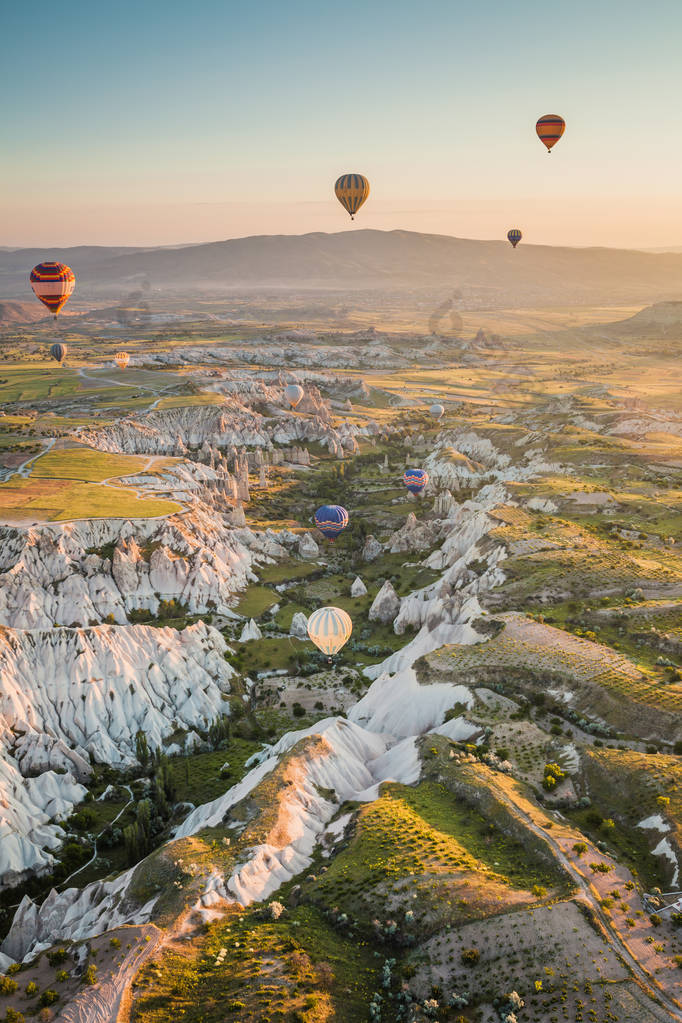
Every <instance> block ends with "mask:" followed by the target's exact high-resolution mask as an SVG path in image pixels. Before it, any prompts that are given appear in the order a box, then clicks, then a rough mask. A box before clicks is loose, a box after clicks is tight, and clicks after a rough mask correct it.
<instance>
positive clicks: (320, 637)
mask: <svg viewBox="0 0 682 1023" xmlns="http://www.w3.org/2000/svg"><path fill="white" fill-rule="evenodd" d="M352 631H353V622H352V621H351V618H350V615H349V614H347V613H346V612H345V611H344V610H343V609H342V608H340V607H320V608H318V609H317V611H313V613H312V614H311V616H310V618H309V619H308V635H309V636H310V638H311V640H312V641H313V643H314V644H315V646H316V647H317V648H318V650H321V651H322V653H323V654H326V655H327V656H328V657H333V656H334V654H336V653H338V652H339V650H340V649H341V647H343V646H345V645H346V643H347V642H348V640H349V639H350V636H351V633H352Z"/></svg>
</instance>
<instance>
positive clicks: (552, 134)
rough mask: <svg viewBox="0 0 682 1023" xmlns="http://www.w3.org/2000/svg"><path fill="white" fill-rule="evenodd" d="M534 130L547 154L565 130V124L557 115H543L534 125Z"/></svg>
mask: <svg viewBox="0 0 682 1023" xmlns="http://www.w3.org/2000/svg"><path fill="white" fill-rule="evenodd" d="M535 130H536V132H537V133H538V138H539V139H540V141H541V142H542V144H543V145H545V146H547V152H548V153H549V152H551V149H552V146H555V145H556V144H557V142H558V141H559V139H560V138H561V136H562V135H563V133H564V131H565V130H566V122H565V121H564V119H563V117H559V115H558V114H545V116H544V117H541V118H540V120H539V121H538V123H537V124H536V125H535Z"/></svg>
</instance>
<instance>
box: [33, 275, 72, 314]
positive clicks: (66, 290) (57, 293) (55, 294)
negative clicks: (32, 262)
mask: <svg viewBox="0 0 682 1023" xmlns="http://www.w3.org/2000/svg"><path fill="white" fill-rule="evenodd" d="M75 286H76V275H75V274H74V272H73V270H72V269H71V267H69V266H66V265H65V264H64V263H49V262H48V263H38V265H37V266H34V267H33V269H32V270H31V287H32V288H33V293H34V294H35V296H36V298H39V299H40V301H41V302H42V303H43V305H46V306H47V308H48V309H49V310H50V312H51V313H54V318H55V320H56V319H57V315H58V313H59V311H60V310H61V309H62V308H63V306H64V305H65V304H66V302H68V300H69V296H70V295H71V292H72V291H73V289H74V288H75Z"/></svg>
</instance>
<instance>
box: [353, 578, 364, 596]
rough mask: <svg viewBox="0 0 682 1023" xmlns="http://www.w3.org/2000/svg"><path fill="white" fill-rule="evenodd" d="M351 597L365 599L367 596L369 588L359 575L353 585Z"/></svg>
mask: <svg viewBox="0 0 682 1023" xmlns="http://www.w3.org/2000/svg"><path fill="white" fill-rule="evenodd" d="M350 595H351V597H365V596H366V595H367V587H366V586H365V584H364V583H363V581H362V579H361V578H360V576H359V575H358V576H356V577H355V579H354V580H353V582H352V583H351V587H350Z"/></svg>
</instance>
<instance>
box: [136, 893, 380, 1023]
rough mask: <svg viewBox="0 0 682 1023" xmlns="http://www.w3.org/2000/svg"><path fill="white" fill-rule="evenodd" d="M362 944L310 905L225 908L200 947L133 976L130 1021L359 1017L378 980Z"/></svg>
mask: <svg viewBox="0 0 682 1023" xmlns="http://www.w3.org/2000/svg"><path fill="white" fill-rule="evenodd" d="M378 972H379V962H378V961H377V959H375V958H374V956H373V953H372V950H371V949H370V948H369V947H368V946H366V945H365V944H364V943H363V944H361V943H358V942H355V941H351V940H348V938H345V937H344V936H342V935H340V934H338V933H337V932H335V931H334V930H333V929H332V928H331V926H330V925H329V923H327V921H325V920H324V918H323V917H322V916H321V914H320V913H319V912H317V911H316V910H315V909H314V908H313V907H310V906H298V907H295V908H290V909H289V908H287V909H285V910H284V912H283V913H282V914H281V915H280V916H279V918H278V919H272V916H271V914H270V913H268V911H267V909H265V910H260V909H253V910H249V911H247V912H245V913H243V914H238V913H234V914H230V915H229V916H228V918H227V921H226V922H225V921H221V922H220V923H219V924H212V925H210V926H209V928H208V934H207V936H206V938H205V939H203V940H202V942H201V943H200V946H199V947H196V948H194V949H192V948H190V949H189V950H188V952H187V953H186V954H183V953H180V952H179V951H177V950H175V949H174V950H172V951H167V952H165V953H164V954H163V955H162V956H161V957H160V958H159V959H157V960H155V961H154V962H153V963H151V964H149V965H148V966H145V968H144V969H143V970H142V972H141V973H140V974H139V975H138V978H137V982H136V983H137V988H138V994H137V996H136V999H135V1002H134V1006H133V1012H132V1020H133V1023H176V1021H178V1023H225V1021H229V1020H235V1021H236V1023H237V1021H238V1023H246V1021H247V1020H248V1021H253V1023H269V1021H272V1023H274V1021H276V1020H277V1021H280V1020H290V1021H292V1023H293V1021H298V1023H322V1021H325V1020H332V1019H334V1020H336V1021H338V1023H357V1021H358V1020H361V1019H364V1018H366V1014H367V1006H368V1004H369V1001H370V999H371V995H372V992H373V991H374V990H376V988H377V985H378V977H377V974H378Z"/></svg>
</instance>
